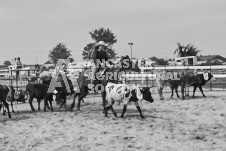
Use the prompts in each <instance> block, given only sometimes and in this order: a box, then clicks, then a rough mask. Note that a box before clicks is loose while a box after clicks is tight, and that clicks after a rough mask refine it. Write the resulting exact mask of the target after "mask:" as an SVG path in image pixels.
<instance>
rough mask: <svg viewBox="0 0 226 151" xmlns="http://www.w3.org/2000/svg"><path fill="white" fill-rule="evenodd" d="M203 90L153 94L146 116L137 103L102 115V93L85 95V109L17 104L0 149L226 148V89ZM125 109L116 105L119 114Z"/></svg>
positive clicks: (3, 120) (2, 128)
mask: <svg viewBox="0 0 226 151" xmlns="http://www.w3.org/2000/svg"><path fill="white" fill-rule="evenodd" d="M205 94H206V96H207V98H202V97H201V94H200V93H197V94H196V95H198V96H197V97H196V98H195V99H191V98H190V99H188V100H184V101H182V100H179V99H176V98H174V99H172V100H171V99H169V96H170V94H164V96H165V98H166V100H164V101H160V100H159V97H158V95H157V94H154V95H153V98H154V99H155V102H154V103H152V104H150V103H148V102H145V101H143V105H142V107H143V109H142V110H143V113H144V116H145V117H146V118H145V119H144V120H142V119H141V118H140V116H139V113H138V111H137V110H136V108H135V106H134V105H133V104H132V105H130V106H128V110H127V112H126V114H125V117H124V119H121V118H114V116H113V114H109V117H107V118H106V117H104V115H103V114H102V113H101V110H102V106H101V98H100V97H96V98H95V100H94V98H93V97H89V98H85V103H82V106H81V112H77V111H76V109H74V111H72V112H70V111H66V112H65V111H64V109H61V111H59V110H57V109H56V108H55V111H54V112H53V113H52V112H50V111H48V112H46V113H44V112H43V111H39V112H31V111H30V107H29V105H28V104H19V105H17V107H15V109H16V110H17V111H18V112H17V113H15V114H12V119H8V117H7V116H5V117H3V116H2V114H0V150H1V151H3V150H13V151H15V150H48V151H51V150H54V151H55V150H56V151H58V150H59V151H65V150H87V151H88V150H98V151H100V150H103V151H105V150H108V151H109V150H117V151H118V150H159V151H163V150H167V151H168V150H170V151H177V150H178V151H182V150H183V151H186V150H187V151H194V150H200V151H203V150H211V151H212V150H219V151H221V150H226V144H225V142H226V94H225V91H218V92H216V91H213V92H205ZM70 101H71V100H69V101H68V104H70ZM34 102H35V103H34V107H35V108H36V109H37V103H36V101H34ZM42 104H43V103H42ZM122 108H123V107H122V104H121V105H120V106H118V105H115V109H116V111H117V112H118V116H120V114H121V111H122ZM42 109H43V108H42ZM110 113H111V112H110Z"/></svg>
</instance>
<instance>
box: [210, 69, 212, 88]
mask: <svg viewBox="0 0 226 151" xmlns="http://www.w3.org/2000/svg"><path fill="white" fill-rule="evenodd" d="M210 73H211V74H212V71H211V65H210ZM210 91H212V81H211V80H210Z"/></svg>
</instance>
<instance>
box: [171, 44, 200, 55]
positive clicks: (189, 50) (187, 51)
mask: <svg viewBox="0 0 226 151" xmlns="http://www.w3.org/2000/svg"><path fill="white" fill-rule="evenodd" d="M200 51H201V50H197V48H196V47H195V46H194V45H192V44H187V45H186V46H183V45H181V44H180V43H177V48H176V50H175V51H174V54H177V56H178V57H186V56H197V55H198V53H199V52H200Z"/></svg>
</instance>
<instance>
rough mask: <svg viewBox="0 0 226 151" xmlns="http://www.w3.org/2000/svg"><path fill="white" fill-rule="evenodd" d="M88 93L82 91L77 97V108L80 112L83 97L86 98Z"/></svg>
mask: <svg viewBox="0 0 226 151" xmlns="http://www.w3.org/2000/svg"><path fill="white" fill-rule="evenodd" d="M88 93H89V92H88V91H85V90H82V93H81V94H80V95H79V96H78V106H77V110H78V111H79V110H80V104H81V101H82V100H83V98H84V97H86V96H87V94H88Z"/></svg>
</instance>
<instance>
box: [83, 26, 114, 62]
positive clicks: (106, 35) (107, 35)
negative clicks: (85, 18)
mask: <svg viewBox="0 0 226 151" xmlns="http://www.w3.org/2000/svg"><path fill="white" fill-rule="evenodd" d="M89 34H90V36H91V38H92V39H93V40H94V42H93V43H89V44H87V45H86V47H85V48H84V50H83V53H82V55H83V59H84V60H88V59H90V54H91V50H92V49H93V47H94V45H95V43H97V42H99V41H104V42H106V43H107V44H108V46H109V47H108V48H107V50H106V52H107V54H108V57H109V58H110V59H111V58H115V56H116V53H115V50H114V49H113V48H112V46H113V44H114V43H116V42H117V39H116V36H115V35H114V34H113V33H112V31H111V30H110V29H104V28H100V29H95V30H93V31H91V32H89Z"/></svg>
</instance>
